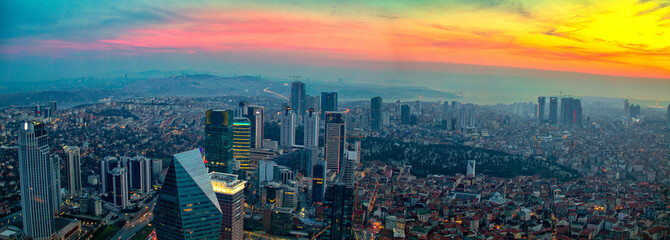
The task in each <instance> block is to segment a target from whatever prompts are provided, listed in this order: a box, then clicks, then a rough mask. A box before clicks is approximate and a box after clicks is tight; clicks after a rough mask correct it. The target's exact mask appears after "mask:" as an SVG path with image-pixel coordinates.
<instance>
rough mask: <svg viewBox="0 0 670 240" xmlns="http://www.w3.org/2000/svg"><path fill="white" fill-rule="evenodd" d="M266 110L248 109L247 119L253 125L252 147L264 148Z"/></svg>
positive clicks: (258, 107)
mask: <svg viewBox="0 0 670 240" xmlns="http://www.w3.org/2000/svg"><path fill="white" fill-rule="evenodd" d="M264 114H265V110H264V109H263V107H260V106H249V107H247V114H246V116H245V117H246V118H248V119H249V124H251V147H252V148H262V147H263V139H264V138H265V117H264Z"/></svg>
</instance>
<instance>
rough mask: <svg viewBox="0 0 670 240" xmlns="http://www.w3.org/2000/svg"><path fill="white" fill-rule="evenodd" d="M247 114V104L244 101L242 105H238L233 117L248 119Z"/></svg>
mask: <svg viewBox="0 0 670 240" xmlns="http://www.w3.org/2000/svg"><path fill="white" fill-rule="evenodd" d="M246 114H247V103H246V102H244V101H241V102H240V104H238V105H237V108H235V111H234V114H233V117H234V118H238V117H246V116H245V115H246Z"/></svg>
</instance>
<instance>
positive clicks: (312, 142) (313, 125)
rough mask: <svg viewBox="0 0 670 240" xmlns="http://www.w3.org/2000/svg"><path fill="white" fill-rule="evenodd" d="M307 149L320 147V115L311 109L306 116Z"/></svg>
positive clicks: (305, 136)
mask: <svg viewBox="0 0 670 240" xmlns="http://www.w3.org/2000/svg"><path fill="white" fill-rule="evenodd" d="M304 129H305V134H304V138H305V140H304V144H305V148H309V147H319V114H317V113H316V112H315V111H314V108H310V109H309V111H308V112H307V115H306V116H305V127H304Z"/></svg>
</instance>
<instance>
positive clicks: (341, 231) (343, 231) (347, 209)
mask: <svg viewBox="0 0 670 240" xmlns="http://www.w3.org/2000/svg"><path fill="white" fill-rule="evenodd" d="M353 202H354V191H353V189H352V188H347V187H346V185H344V184H343V183H336V184H334V185H331V186H328V190H326V197H325V204H324V206H325V211H324V212H325V215H324V221H325V224H326V225H330V227H328V228H327V229H326V231H325V232H324V234H323V239H353V234H352V232H351V226H352V224H351V221H352V218H353V208H354V206H353V205H354V203H353Z"/></svg>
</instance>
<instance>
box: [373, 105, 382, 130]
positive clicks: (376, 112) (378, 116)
mask: <svg viewBox="0 0 670 240" xmlns="http://www.w3.org/2000/svg"><path fill="white" fill-rule="evenodd" d="M382 116H383V114H382V97H373V98H372V99H370V128H371V129H372V130H373V131H379V129H381V128H382V121H383V119H382Z"/></svg>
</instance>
